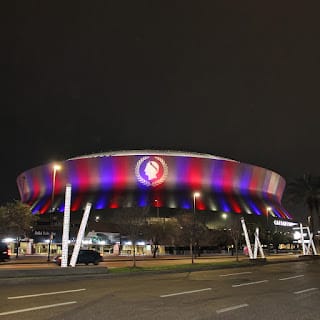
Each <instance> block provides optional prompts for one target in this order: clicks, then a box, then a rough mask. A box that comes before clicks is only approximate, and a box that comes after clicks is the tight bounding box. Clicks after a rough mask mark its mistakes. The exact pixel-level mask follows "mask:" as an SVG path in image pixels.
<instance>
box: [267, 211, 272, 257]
mask: <svg viewBox="0 0 320 320" xmlns="http://www.w3.org/2000/svg"><path fill="white" fill-rule="evenodd" d="M271 210H272V208H271V207H267V241H268V253H270V230H269V212H270V211H271Z"/></svg>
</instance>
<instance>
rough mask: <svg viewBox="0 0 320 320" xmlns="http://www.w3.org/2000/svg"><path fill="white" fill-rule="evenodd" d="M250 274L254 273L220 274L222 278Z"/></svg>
mask: <svg viewBox="0 0 320 320" xmlns="http://www.w3.org/2000/svg"><path fill="white" fill-rule="evenodd" d="M248 273H252V272H251V271H247V272H238V273H227V274H220V277H230V276H238V275H240V274H248Z"/></svg>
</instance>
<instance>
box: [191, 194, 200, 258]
mask: <svg viewBox="0 0 320 320" xmlns="http://www.w3.org/2000/svg"><path fill="white" fill-rule="evenodd" d="M198 197H200V192H194V193H193V223H192V231H191V245H190V251H191V262H192V263H194V254H193V244H194V238H195V230H194V229H195V223H196V198H198Z"/></svg>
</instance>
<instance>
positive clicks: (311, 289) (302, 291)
mask: <svg viewBox="0 0 320 320" xmlns="http://www.w3.org/2000/svg"><path fill="white" fill-rule="evenodd" d="M314 290H318V288H310V289H305V290H301V291H295V292H294V294H300V293H306V292H310V291H314Z"/></svg>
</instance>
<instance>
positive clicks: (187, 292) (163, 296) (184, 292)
mask: <svg viewBox="0 0 320 320" xmlns="http://www.w3.org/2000/svg"><path fill="white" fill-rule="evenodd" d="M208 290H212V288H205V289H199V290H192V291H183V292H177V293H171V294H164V295H162V296H160V298H166V297H173V296H179V295H182V294H189V293H195V292H201V291H208Z"/></svg>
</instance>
